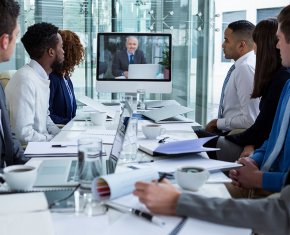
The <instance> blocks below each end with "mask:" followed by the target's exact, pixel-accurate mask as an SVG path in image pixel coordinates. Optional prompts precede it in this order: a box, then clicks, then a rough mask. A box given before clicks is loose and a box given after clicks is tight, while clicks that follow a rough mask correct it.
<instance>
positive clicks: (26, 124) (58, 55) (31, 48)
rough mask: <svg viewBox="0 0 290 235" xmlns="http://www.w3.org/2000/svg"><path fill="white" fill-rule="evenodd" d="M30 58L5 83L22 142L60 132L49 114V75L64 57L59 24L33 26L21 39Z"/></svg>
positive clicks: (47, 138)
mask: <svg viewBox="0 0 290 235" xmlns="http://www.w3.org/2000/svg"><path fill="white" fill-rule="evenodd" d="M21 41H22V43H23V45H24V47H25V49H26V51H27V53H28V54H29V56H30V58H31V61H30V63H29V64H26V65H24V66H23V67H22V68H21V69H19V70H18V71H17V72H16V74H15V75H14V76H13V77H12V79H11V80H10V81H9V83H8V84H7V86H6V89H5V94H6V97H7V100H6V104H7V110H8V114H9V120H10V123H11V127H12V129H13V130H14V131H15V134H16V138H17V139H18V140H19V142H20V143H21V144H27V143H28V142H31V141H50V140H51V139H52V138H53V137H54V136H55V135H56V134H58V133H59V132H60V130H59V128H58V127H57V126H56V125H55V124H54V123H53V122H52V120H51V119H50V116H49V111H48V107H49V95H50V94H49V93H50V91H49V83H50V81H49V79H48V75H49V74H50V73H51V72H52V70H53V69H55V68H58V67H61V66H62V63H63V60H64V51H63V49H62V38H61V36H60V35H59V34H58V28H57V27H56V26H54V25H52V24H48V23H38V24H35V25H33V26H30V27H29V28H28V30H27V32H26V33H25V34H24V36H23V37H22V39H21Z"/></svg>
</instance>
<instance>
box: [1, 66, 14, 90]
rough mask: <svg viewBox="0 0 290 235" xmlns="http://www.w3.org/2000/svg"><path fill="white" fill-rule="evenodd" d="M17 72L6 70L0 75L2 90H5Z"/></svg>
mask: <svg viewBox="0 0 290 235" xmlns="http://www.w3.org/2000/svg"><path fill="white" fill-rule="evenodd" d="M16 72H17V70H6V71H4V72H3V73H1V74H0V82H1V83H2V86H3V88H4V89H5V87H6V85H7V83H8V82H9V80H10V79H11V78H12V77H13V75H14V74H15V73H16Z"/></svg>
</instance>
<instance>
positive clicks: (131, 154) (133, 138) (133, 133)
mask: <svg viewBox="0 0 290 235" xmlns="http://www.w3.org/2000/svg"><path fill="white" fill-rule="evenodd" d="M137 133H138V118H135V117H132V118H130V122H129V124H128V127H127V132H126V135H125V139H124V142H123V147H122V151H121V153H120V160H122V161H124V162H130V161H133V160H135V159H136V158H137V151H138V145H137Z"/></svg>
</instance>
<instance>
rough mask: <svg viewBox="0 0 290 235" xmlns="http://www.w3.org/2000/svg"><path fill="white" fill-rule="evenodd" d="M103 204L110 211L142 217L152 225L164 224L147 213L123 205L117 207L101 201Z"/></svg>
mask: <svg viewBox="0 0 290 235" xmlns="http://www.w3.org/2000/svg"><path fill="white" fill-rule="evenodd" d="M102 203H103V204H105V205H106V206H109V207H111V208H112V209H115V210H118V211H121V212H125V213H131V214H133V215H137V216H139V217H143V218H145V219H147V220H149V221H151V222H152V223H154V224H157V225H160V226H164V225H165V222H164V221H162V220H161V219H159V218H158V217H156V216H155V215H151V214H149V213H147V212H143V211H140V210H137V209H134V208H131V207H127V206H123V205H119V204H117V203H114V202H109V201H102Z"/></svg>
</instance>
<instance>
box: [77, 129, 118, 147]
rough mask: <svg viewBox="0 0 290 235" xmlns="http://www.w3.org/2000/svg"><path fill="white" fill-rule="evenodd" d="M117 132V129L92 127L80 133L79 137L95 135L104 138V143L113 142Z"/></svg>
mask: <svg viewBox="0 0 290 235" xmlns="http://www.w3.org/2000/svg"><path fill="white" fill-rule="evenodd" d="M116 132H117V131H116V130H97V129H90V130H87V131H86V132H83V133H81V134H80V135H78V137H77V139H79V138H88V137H95V138H100V139H102V140H103V144H113V142H114V139H115V136H116Z"/></svg>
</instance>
